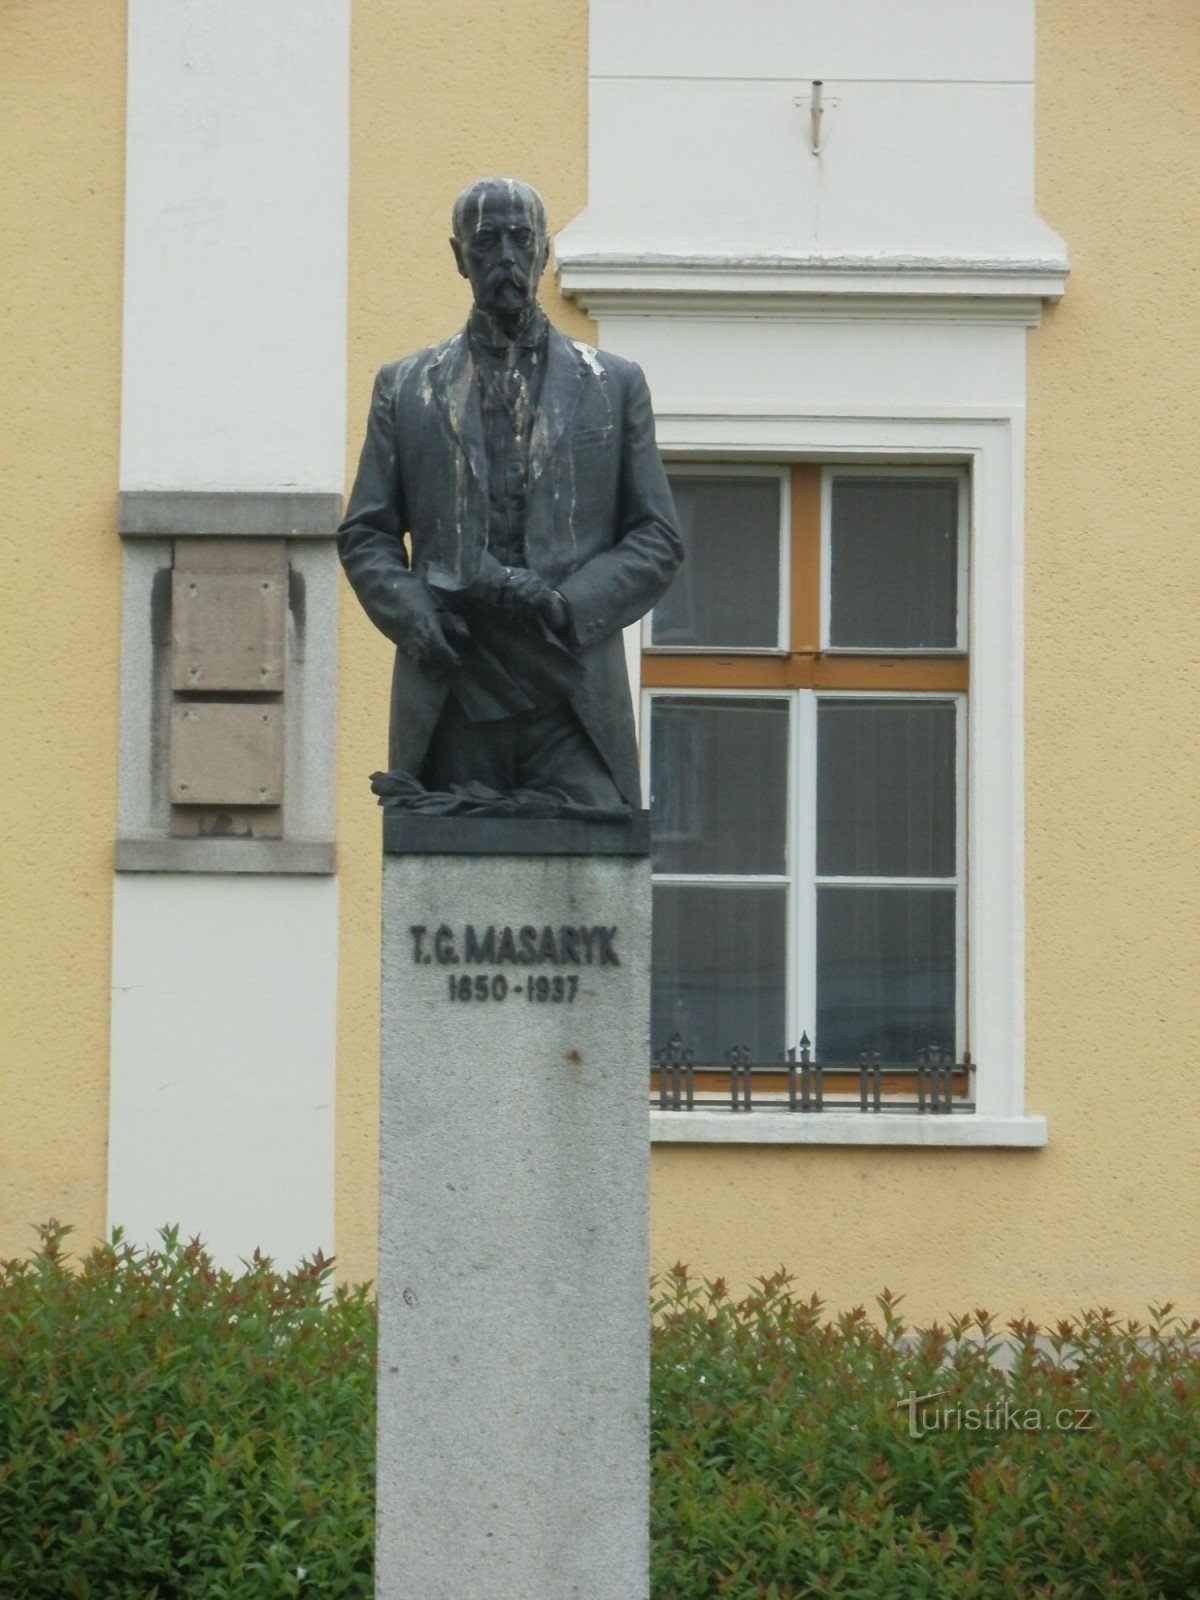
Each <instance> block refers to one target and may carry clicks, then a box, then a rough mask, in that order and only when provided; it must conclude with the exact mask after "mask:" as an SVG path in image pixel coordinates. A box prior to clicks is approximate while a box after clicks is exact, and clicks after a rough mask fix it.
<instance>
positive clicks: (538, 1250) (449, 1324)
mask: <svg viewBox="0 0 1200 1600" xmlns="http://www.w3.org/2000/svg"><path fill="white" fill-rule="evenodd" d="M646 837H647V835H646V827H645V819H644V817H640V818H636V819H635V820H634V822H633V823H632V824H631V825H616V824H580V823H571V822H561V823H535V824H534V823H526V822H513V821H508V820H499V819H498V820H479V819H452V818H422V817H406V816H404V815H403V814H395V815H391V816H389V817H388V818H387V821H386V826H385V855H384V866H383V1018H382V1046H383V1048H382V1058H383V1081H382V1140H381V1171H380V1245H379V1281H378V1296H379V1317H380V1333H379V1435H378V1490H377V1496H378V1533H377V1578H376V1593H377V1595H378V1597H379V1600H645V1597H646V1595H647V1593H648V1577H647V1567H648V1499H649V1468H648V1423H649V1418H648V1411H649V1399H648V1378H649V1325H648V1299H647V1276H648V1224H647V1211H648V1201H647V1196H648V1160H649V1119H648V1115H647V1063H648V1046H647V1029H648V1022H649V975H650V881H649V861H648V858H647V855H646Z"/></svg>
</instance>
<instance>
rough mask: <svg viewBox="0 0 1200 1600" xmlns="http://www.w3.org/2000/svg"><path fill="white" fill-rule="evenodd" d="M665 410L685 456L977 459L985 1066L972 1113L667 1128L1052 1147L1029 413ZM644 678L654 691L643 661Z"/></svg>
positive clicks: (978, 1053)
mask: <svg viewBox="0 0 1200 1600" xmlns="http://www.w3.org/2000/svg"><path fill="white" fill-rule="evenodd" d="M656 422H657V430H658V442H659V446H660V449H661V450H662V451H663V454H664V456H665V457H666V458H667V460H668V463H669V464H670V466H671V469H672V470H674V463H675V461H676V460H680V459H682V460H686V461H690V462H697V461H699V460H707V461H710V462H712V463H714V464H715V463H716V462H718V461H719V462H720V463H721V464H722V466H724V465H725V464H726V463H733V462H736V461H737V460H738V459H742V460H745V461H747V462H760V463H761V462H776V463H778V462H803V461H810V462H817V463H822V464H827V465H834V466H837V467H839V468H840V467H842V466H845V467H859V466H863V467H869V466H879V467H885V468H888V469H889V470H890V469H892V468H894V467H896V466H903V465H911V466H914V467H921V468H928V467H937V466H948V467H953V468H957V469H959V470H964V469H965V470H966V472H967V476H968V481H969V484H970V528H971V555H972V559H971V562H970V574H969V587H968V603H967V612H968V635H969V637H970V639H971V641H972V648H971V688H970V694H969V697H968V702H967V712H966V717H967V738H966V741H965V756H966V761H967V774H968V778H967V786H966V787H967V793H966V807H967V823H966V831H967V882H968V893H967V895H966V897H965V898H966V907H965V915H966V919H967V933H966V951H967V961H966V985H967V1002H966V1003H967V1007H968V1012H969V1016H970V1019H971V1043H972V1056H973V1059H974V1060H975V1062H976V1064H977V1078H976V1101H975V1104H976V1109H975V1111H974V1112H973V1113H970V1114H956V1115H953V1116H941V1117H933V1116H928V1115H926V1116H921V1115H919V1114H918V1113H912V1114H907V1113H894V1114H889V1115H886V1116H884V1115H879V1116H874V1115H865V1116H864V1115H862V1114H861V1113H853V1114H852V1113H842V1112H823V1113H821V1114H820V1115H810V1116H800V1115H793V1114H790V1113H788V1114H783V1113H773V1112H762V1113H759V1112H753V1111H751V1112H748V1113H739V1114H734V1113H732V1112H724V1113H723V1112H717V1111H695V1112H674V1111H657V1110H652V1111H651V1114H650V1121H651V1137H652V1138H653V1139H654V1140H656V1141H659V1142H669V1143H742V1144H858V1145H880V1144H888V1145H924V1146H933V1145H986V1146H996V1145H1008V1146H1024V1147H1033V1146H1040V1145H1044V1144H1045V1142H1046V1121H1045V1118H1044V1117H1042V1116H1038V1115H1033V1114H1027V1113H1026V1112H1025V1109H1024V1099H1025V1081H1024V1080H1025V1070H1024V1069H1025V925H1024V756H1023V746H1022V740H1023V722H1022V700H1023V680H1024V651H1023V630H1024V595H1023V584H1024V568H1023V524H1022V518H1023V480H1024V455H1023V435H1024V413H1023V411H1022V410H1021V409H1020V408H1014V409H1012V410H1004V409H1000V410H989V408H988V407H987V406H986V405H984V406H980V407H972V408H964V409H963V410H961V411H959V412H958V413H957V414H955V413H950V414H946V415H931V414H929V413H922V414H920V415H912V416H908V415H895V414H893V415H879V414H878V412H877V411H876V410H875V408H873V407H871V406H869V405H866V406H863V407H861V408H852V407H843V408H842V409H841V410H840V411H839V412H838V413H837V414H824V415H819V416H815V415H812V414H795V415H792V414H783V413H781V412H778V411H773V412H764V410H763V409H762V408H759V407H754V408H750V407H747V408H746V409H744V410H741V409H739V410H736V411H735V410H730V411H728V412H725V413H723V414H718V413H716V412H714V411H712V410H707V411H703V412H701V411H677V412H671V411H661V412H659V413H657V416H656ZM635 667H636V664H635ZM634 688H635V690H638V689H640V673H639V674H637V675H636V676H635V678H634ZM636 703H639V704H640V694H639V695H637V696H636Z"/></svg>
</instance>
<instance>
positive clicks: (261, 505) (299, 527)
mask: <svg viewBox="0 0 1200 1600" xmlns="http://www.w3.org/2000/svg"><path fill="white" fill-rule="evenodd" d="M341 518H342V497H341V495H339V494H315V493H313V494H306V493H291V492H289V491H287V490H234V489H230V490H206V489H122V490H121V493H120V495H119V497H118V502H117V530H118V532H119V533H120V534H121V536H122V538H125V539H135V538H141V539H146V538H150V539H161V538H165V537H168V536H170V537H174V536H176V535H183V536H187V535H193V534H206V535H212V534H230V535H233V536H236V537H238V538H243V539H248V538H265V539H280V538H282V539H331V538H332V537H333V535H334V534H335V533H336V531H337V525H338V523H339V522H340V521H341Z"/></svg>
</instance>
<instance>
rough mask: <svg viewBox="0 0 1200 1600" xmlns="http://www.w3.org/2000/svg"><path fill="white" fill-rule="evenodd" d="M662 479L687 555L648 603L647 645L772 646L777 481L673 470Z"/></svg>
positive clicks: (775, 611)
mask: <svg viewBox="0 0 1200 1600" xmlns="http://www.w3.org/2000/svg"><path fill="white" fill-rule="evenodd" d="M670 482H671V493H672V494H673V495H674V497H675V509H676V510H677V512H678V513H679V525H680V528H681V530H682V532H683V542H684V547H685V549H686V551H687V559H686V560H685V562H684V564H683V566H682V568H681V569H680V572H679V575H678V576H677V577H676V579H675V581H674V583H673V584H672V585H671V587H670V588H669V589H668V590H667V592H666V594H665V595H664V597H663V598H662V600H660V601H659V603H658V605H657V606H655V608H654V614H653V616H652V618H651V623H650V642H651V643H652V644H656V645H708V646H711V647H714V648H718V647H719V648H723V649H728V650H754V649H760V650H761V649H775V648H776V647H777V646H778V645H779V518H780V480H779V479H778V478H774V477H771V478H736V477H728V478H720V477H704V478H700V477H692V476H691V475H690V474H682V473H681V474H677V475H676V476H674V477H672V478H671V480H670Z"/></svg>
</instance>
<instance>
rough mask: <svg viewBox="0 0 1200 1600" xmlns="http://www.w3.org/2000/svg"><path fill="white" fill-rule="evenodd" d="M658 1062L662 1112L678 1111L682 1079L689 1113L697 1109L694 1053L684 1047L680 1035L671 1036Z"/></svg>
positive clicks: (658, 1056) (657, 1056)
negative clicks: (668, 1084)
mask: <svg viewBox="0 0 1200 1600" xmlns="http://www.w3.org/2000/svg"><path fill="white" fill-rule="evenodd" d="M655 1060H656V1061H657V1062H658V1105H659V1109H660V1110H661V1111H667V1110H670V1111H678V1110H679V1106H680V1078H681V1076H682V1079H683V1090H684V1094H685V1095H686V1104H687V1108H688V1110H689V1111H694V1110H695V1109H696V1069H695V1063H694V1052H693V1051H691V1050H689V1049H687V1048H686V1047H685V1046H684V1043H683V1040H682V1038H681V1037H680V1035H679V1034H678V1033H673V1034H672V1035H671V1038H670V1041H669V1043H667V1044H665V1045H664V1046H663V1047H662V1049H661V1050H660V1051H659V1052H658V1053H657V1055H656V1056H655ZM668 1076H669V1078H670V1096H669V1099H668V1093H667V1080H668Z"/></svg>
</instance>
